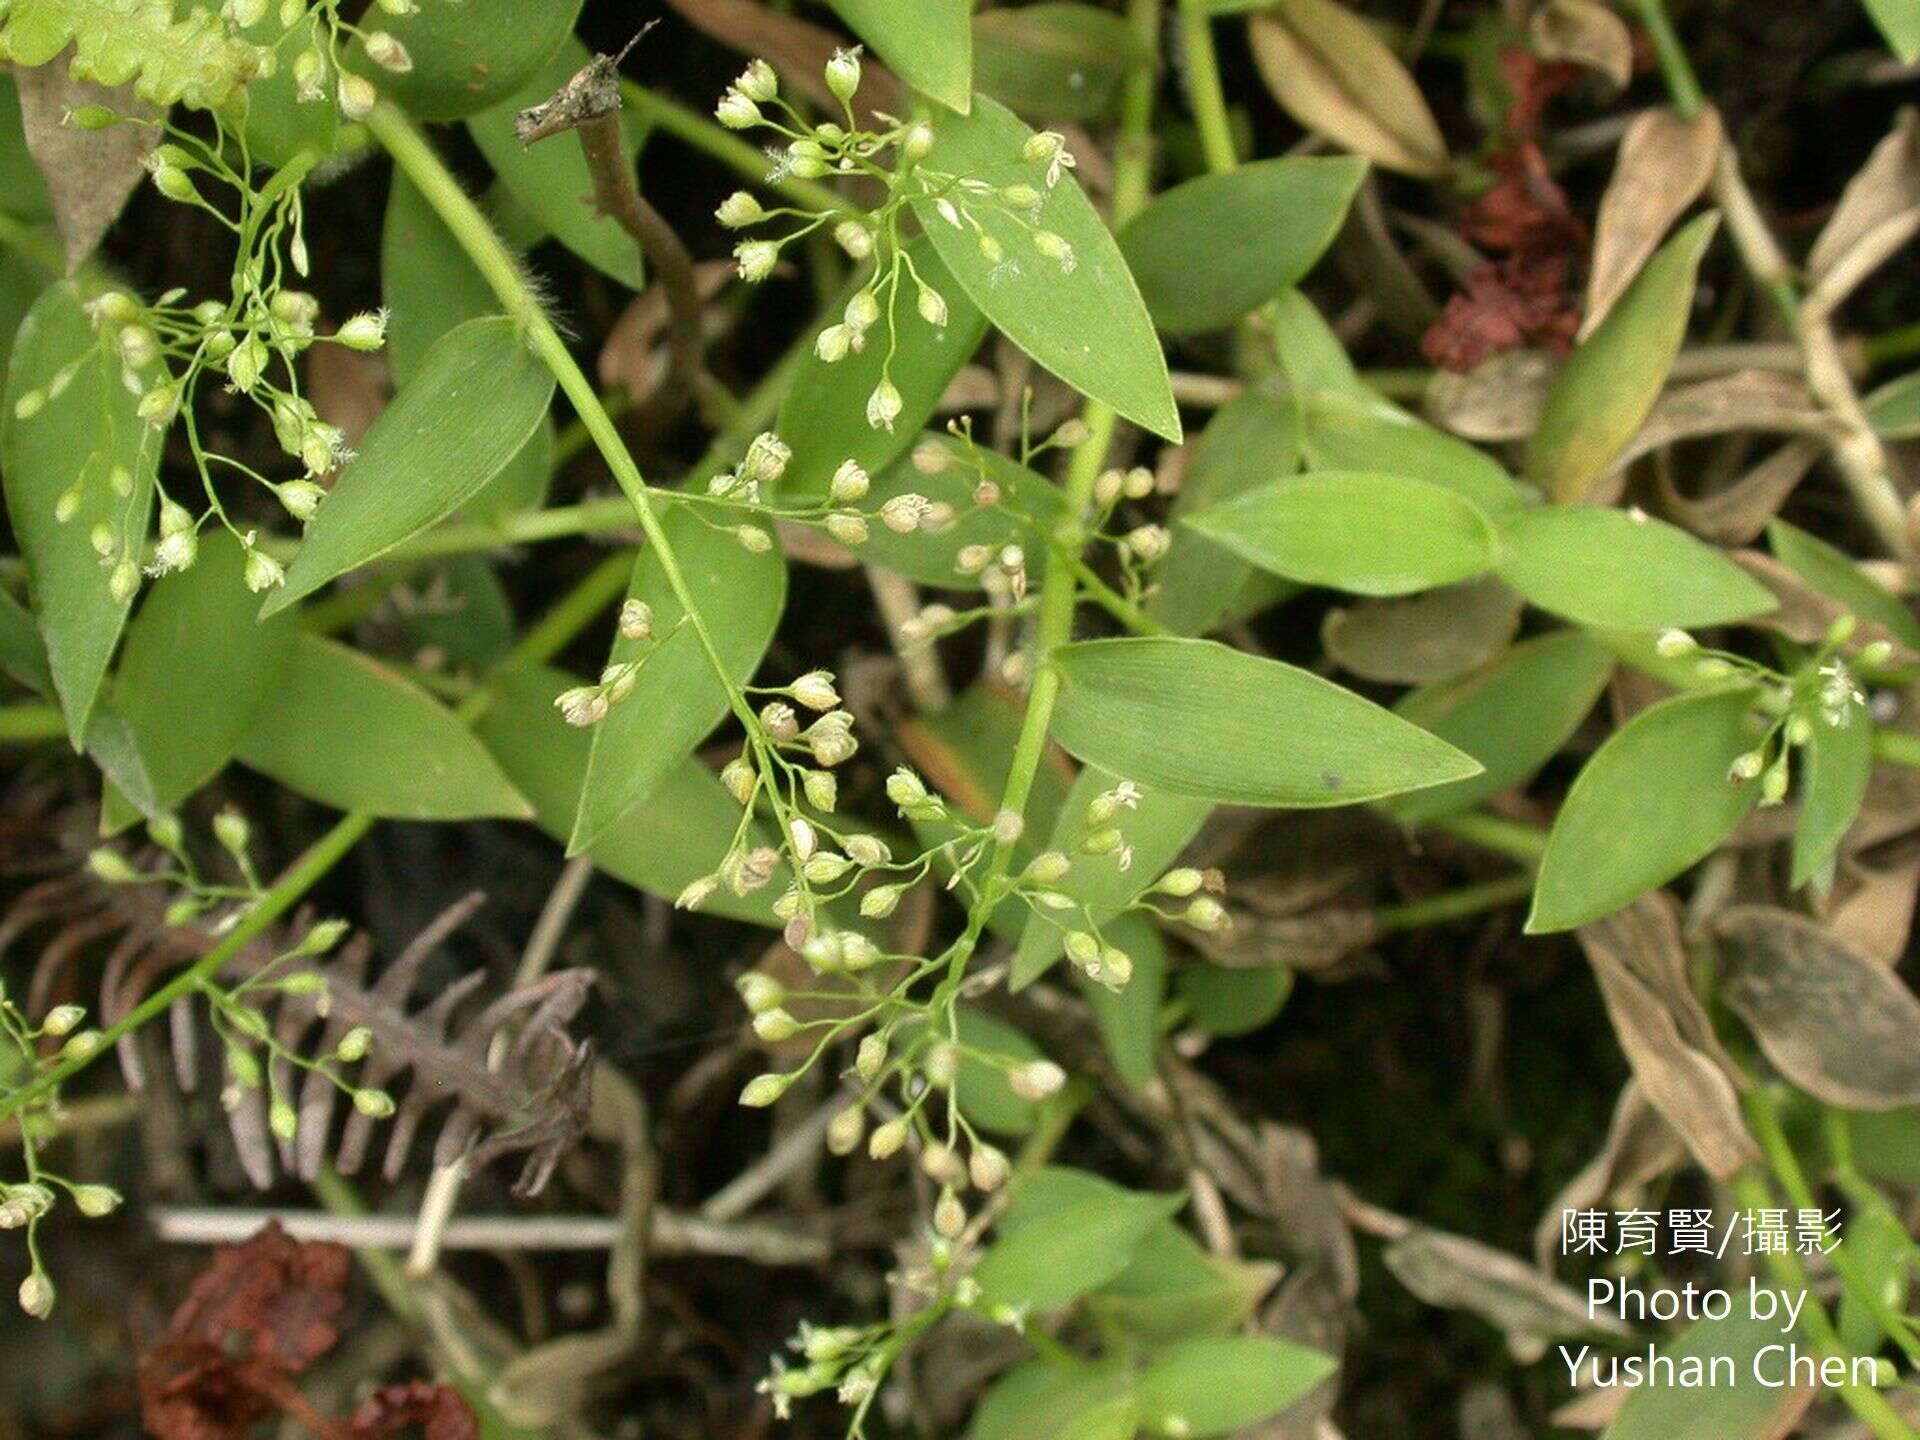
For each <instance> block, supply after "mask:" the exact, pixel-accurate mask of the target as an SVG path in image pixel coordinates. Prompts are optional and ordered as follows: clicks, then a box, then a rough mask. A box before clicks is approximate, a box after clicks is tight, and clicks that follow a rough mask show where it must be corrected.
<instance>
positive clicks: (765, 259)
mask: <svg viewBox="0 0 1920 1440" xmlns="http://www.w3.org/2000/svg"><path fill="white" fill-rule="evenodd" d="M733 258H734V260H735V261H736V262H737V263H738V265H739V267H740V278H741V279H742V280H746V281H749V282H752V283H758V282H759V281H762V280H764V279H766V278H767V276H769V275H771V274H772V273H773V267H774V265H775V264H776V263H778V261H779V259H780V247H779V246H778V245H777V244H775V243H774V242H773V241H771V240H743V241H741V242H740V243H739V244H738V245H736V246H734V247H733Z"/></svg>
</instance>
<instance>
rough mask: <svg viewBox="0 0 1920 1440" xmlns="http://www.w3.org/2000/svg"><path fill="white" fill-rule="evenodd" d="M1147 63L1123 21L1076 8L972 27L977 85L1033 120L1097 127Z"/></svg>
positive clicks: (1052, 7)
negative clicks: (1092, 123) (1083, 122)
mask: <svg viewBox="0 0 1920 1440" xmlns="http://www.w3.org/2000/svg"><path fill="white" fill-rule="evenodd" d="M1149 58H1150V57H1149V56H1148V54H1147V51H1146V47H1144V46H1143V45H1142V44H1141V43H1140V40H1139V37H1137V36H1136V35H1135V34H1134V33H1133V28H1132V27H1131V26H1130V25H1128V24H1127V22H1126V21H1125V20H1124V19H1122V18H1121V17H1120V16H1118V15H1115V14H1113V13H1112V12H1111V11H1108V10H1101V9H1098V8H1096V7H1095V6H1093V5H1087V4H1079V3H1070V0H1042V3H1040V4H1038V5H1024V6H1022V7H1021V8H1020V9H1018V10H988V11H986V12H984V13H982V14H980V15H977V16H975V17H974V21H973V83H974V87H975V88H976V89H978V90H979V91H980V93H981V94H983V95H991V96H992V97H993V98H994V99H995V100H998V101H999V102H1000V103H1001V104H1002V105H1005V106H1006V107H1007V108H1008V109H1010V110H1014V111H1017V112H1018V113H1020V114H1021V115H1024V116H1027V117H1029V118H1032V119H1042V120H1099V119H1102V118H1104V117H1106V116H1108V115H1111V114H1112V113H1113V111H1114V108H1115V107H1116V106H1117V105H1118V104H1119V101H1120V94H1121V90H1122V87H1124V86H1125V84H1126V81H1127V77H1128V76H1129V75H1131V74H1132V73H1133V72H1134V71H1135V70H1137V69H1139V68H1140V67H1141V66H1142V65H1145V64H1147V63H1148V60H1149Z"/></svg>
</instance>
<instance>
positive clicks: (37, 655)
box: [0, 590, 53, 696]
mask: <svg viewBox="0 0 1920 1440" xmlns="http://www.w3.org/2000/svg"><path fill="white" fill-rule="evenodd" d="M0 671H4V672H5V673H7V674H8V675H11V676H12V677H13V678H14V679H15V680H18V681H19V682H20V683H21V684H22V685H24V686H26V687H27V688H28V689H29V690H33V691H36V692H37V693H39V694H41V695H46V696H51V695H52V694H53V672H52V671H51V670H49V669H48V668H47V642H46V641H44V640H42V639H41V638H40V627H39V626H38V625H36V624H34V623H33V612H32V611H31V610H29V609H27V607H26V606H24V605H22V604H21V603H20V602H19V601H18V600H16V599H14V598H13V596H11V595H9V594H7V592H6V591H5V590H0Z"/></svg>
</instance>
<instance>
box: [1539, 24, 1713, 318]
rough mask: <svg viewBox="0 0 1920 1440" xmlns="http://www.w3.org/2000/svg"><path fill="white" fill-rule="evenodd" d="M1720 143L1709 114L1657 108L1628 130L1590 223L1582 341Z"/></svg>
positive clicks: (1698, 182)
mask: <svg viewBox="0 0 1920 1440" xmlns="http://www.w3.org/2000/svg"><path fill="white" fill-rule="evenodd" d="M1594 8H1599V7H1597V6H1596V7H1594ZM1541 13H1543V14H1544V13H1545V12H1544V11H1543V12H1541ZM1537 18H1538V17H1537V16H1536V19H1537ZM1722 139H1723V136H1722V131H1721V125H1720V113H1719V111H1717V110H1715V109H1713V107H1711V106H1708V107H1707V108H1706V109H1705V110H1702V111H1701V112H1700V114H1699V115H1698V116H1696V117H1695V118H1694V119H1692V120H1683V119H1681V118H1680V116H1679V115H1678V114H1676V113H1675V112H1674V111H1672V110H1670V109H1667V108H1666V107H1664V106H1662V107H1659V108H1656V109H1652V110H1645V111H1642V112H1641V113H1640V115H1639V116H1637V117H1636V118H1635V120H1634V122H1633V123H1632V124H1631V125H1629V126H1628V127H1627V133H1626V134H1625V135H1624V136H1622V137H1621V140H1620V153H1619V157H1618V158H1617V159H1616V160H1615V161H1614V166H1613V178H1612V179H1611V180H1610V181H1608V182H1607V191H1606V194H1604V195H1603V196H1601V197H1600V214H1599V217H1598V218H1597V219H1596V220H1595V222H1594V231H1593V268H1592V270H1591V271H1589V272H1588V275H1587V316H1586V319H1585V320H1584V321H1582V322H1581V325H1580V338H1581V339H1583V340H1584V339H1585V338H1586V337H1587V336H1588V335H1590V334H1592V333H1593V330H1594V327H1595V326H1597V325H1598V324H1599V323H1600V322H1601V321H1602V320H1604V319H1605V318H1606V316H1607V312H1608V311H1609V310H1611V309H1612V308H1613V305H1614V302H1615V301H1616V300H1618V299H1619V298H1620V297H1621V295H1623V294H1625V293H1626V289H1627V286H1628V285H1630V284H1632V283H1633V277H1634V276H1636V275H1638V274H1639V273H1640V267H1641V266H1642V265H1644V264H1646V263H1647V257H1648V256H1650V255H1652V254H1653V252H1654V251H1655V250H1656V249H1658V248H1659V245H1660V242H1661V240H1662V239H1664V238H1665V236H1666V233H1667V231H1668V229H1669V228H1671V227H1672V225H1673V222H1674V221H1676V220H1678V219H1679V218H1680V216H1681V214H1682V213H1683V212H1684V211H1685V210H1686V208H1687V207H1688V206H1689V205H1691V204H1692V203H1693V202H1694V201H1695V200H1697V199H1698V198H1699V197H1700V192H1701V191H1703V190H1705V189H1706V188H1707V182H1708V181H1709V180H1710V179H1712V178H1713V165H1714V160H1715V159H1716V157H1718V155H1719V153H1720V146H1721V143H1722Z"/></svg>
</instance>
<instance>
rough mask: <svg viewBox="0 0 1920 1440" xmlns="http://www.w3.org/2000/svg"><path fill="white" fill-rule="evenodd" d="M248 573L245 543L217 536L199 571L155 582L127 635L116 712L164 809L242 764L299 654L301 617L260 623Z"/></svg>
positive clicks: (205, 545) (208, 542)
mask: <svg viewBox="0 0 1920 1440" xmlns="http://www.w3.org/2000/svg"><path fill="white" fill-rule="evenodd" d="M245 568H246V557H245V552H243V551H242V550H241V548H240V545H239V542H238V541H236V540H234V539H233V537H232V536H230V535H229V534H227V532H226V531H224V530H219V529H216V530H215V531H214V533H213V534H211V535H209V536H208V537H207V538H206V539H204V540H202V541H201V542H200V555H199V558H198V559H197V560H195V561H194V563H193V567H192V568H191V569H189V570H187V571H185V572H183V573H181V574H178V575H169V576H166V577H164V578H163V579H161V580H159V581H157V582H155V584H154V586H153V589H152V591H151V593H149V594H148V596H147V599H146V602H145V603H144V604H143V605H142V606H141V607H140V613H139V614H138V615H136V616H135V617H134V620H133V624H132V625H130V626H128V627H127V643H126V647H125V649H124V650H123V652H122V654H121V657H120V670H119V674H118V675H117V676H116V678H115V681H114V690H113V701H114V709H115V710H116V711H117V712H118V713H119V715H120V716H121V718H122V719H124V720H125V721H126V723H127V727H128V729H129V730H130V731H131V733H132V736H133V742H134V744H135V746H136V747H137V748H138V749H139V752H140V757H141V761H142V763H143V765H144V768H145V770H146V774H147V778H148V781H149V783H150V784H151V786H152V798H153V803H154V805H155V806H157V807H158V808H159V809H162V810H171V809H173V808H174V807H175V806H177V805H178V804H179V803H180V802H181V801H182V800H184V799H186V798H187V796H189V795H191V794H192V793H193V792H194V791H195V790H197V789H199V788H200V787H201V786H202V785H204V784H205V783H206V782H207V781H208V780H211V779H212V778H213V777H214V776H215V775H217V774H219V773H220V771H221V770H222V769H223V768H224V767H225V765H226V763H227V761H229V760H231V759H232V758H233V753H234V748H235V747H236V746H237V745H238V744H239V743H240V737H241V736H242V735H244V734H245V733H246V732H247V729H248V727H249V726H250V725H252V723H253V720H254V716H255V715H256V714H257V713H258V712H259V709H260V706H261V702H262V701H264V700H265V699H266V698H267V696H268V695H270V694H273V693H274V692H275V690H276V688H277V686H278V684H279V681H280V674H281V671H282V670H283V669H284V668H285V666H286V663H287V656H288V655H289V654H291V653H292V650H293V644H294V638H295V635H296V634H297V632H298V629H299V613H298V612H297V611H293V610H288V611H284V612H282V613H281V614H279V615H276V616H274V617H273V618H272V619H270V620H260V619H257V618H256V617H255V614H254V612H255V610H256V609H258V608H259V607H258V604H257V602H256V600H255V598H254V596H253V594H252V592H250V591H249V590H248V589H247V587H246V583H245V580H244V579H243V577H242V572H243V571H244V570H245Z"/></svg>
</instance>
